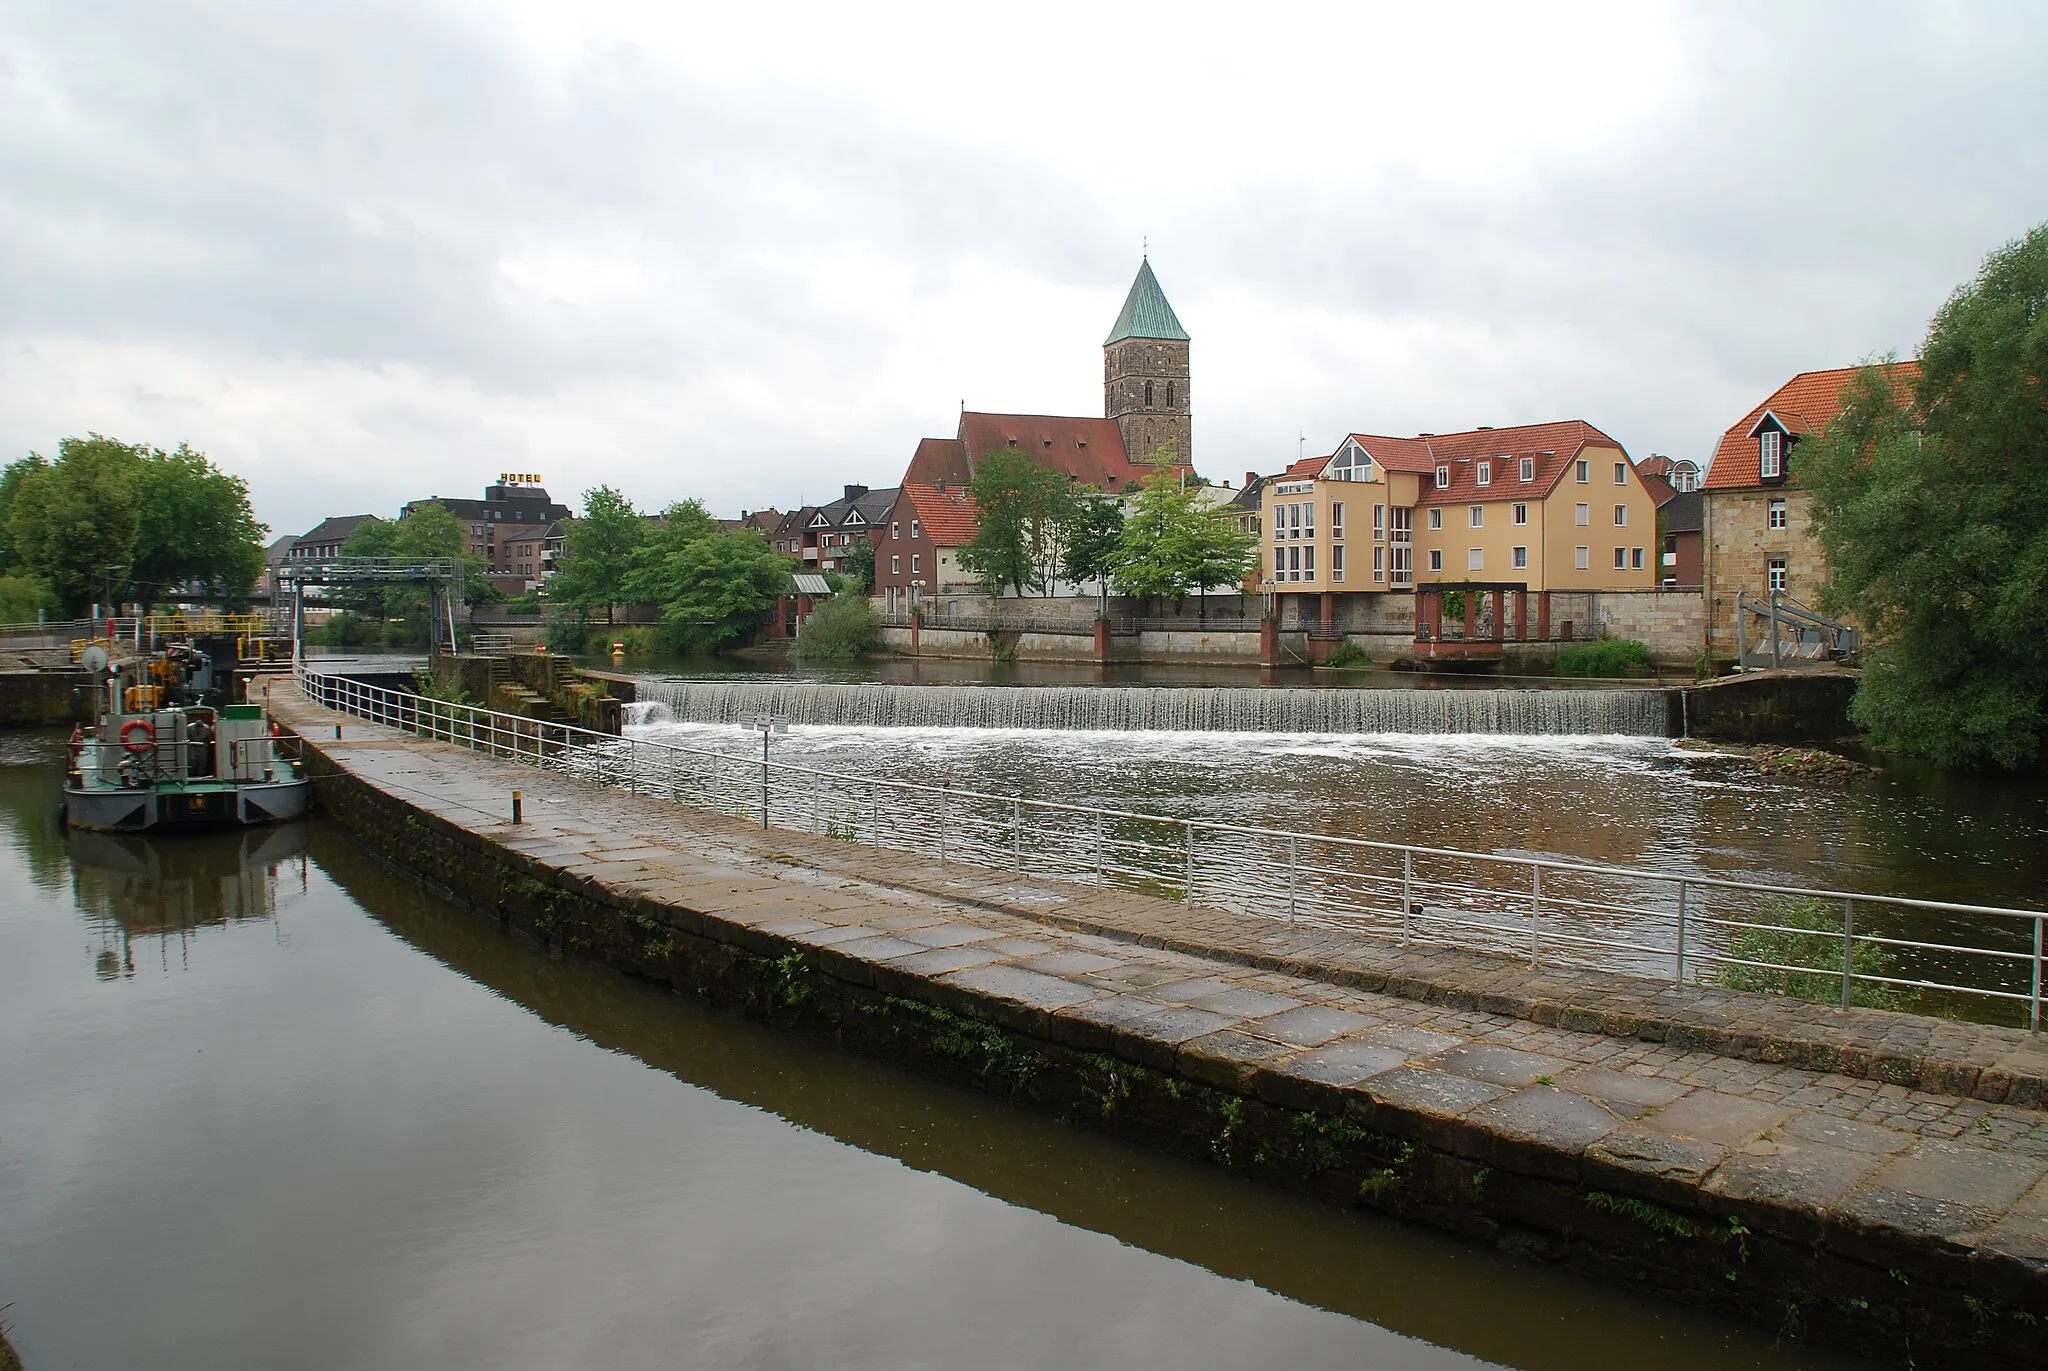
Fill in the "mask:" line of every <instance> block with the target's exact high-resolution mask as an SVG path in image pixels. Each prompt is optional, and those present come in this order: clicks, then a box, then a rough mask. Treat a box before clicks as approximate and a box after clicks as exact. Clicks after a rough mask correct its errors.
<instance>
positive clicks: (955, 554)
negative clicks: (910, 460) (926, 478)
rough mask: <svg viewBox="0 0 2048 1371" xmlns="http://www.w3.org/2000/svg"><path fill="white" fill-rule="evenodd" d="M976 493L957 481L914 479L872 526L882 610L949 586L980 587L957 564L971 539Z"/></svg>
mask: <svg viewBox="0 0 2048 1371" xmlns="http://www.w3.org/2000/svg"><path fill="white" fill-rule="evenodd" d="M974 530H975V510H974V497H973V496H971V495H969V494H968V493H967V492H966V491H964V490H962V489H961V488H960V486H959V485H958V484H946V483H944V482H940V483H937V484H929V483H919V482H913V483H909V484H906V485H904V486H903V488H902V489H901V490H900V491H898V492H897V495H896V502H895V504H894V505H893V506H891V508H890V510H889V513H888V517H887V518H886V519H884V520H883V521H882V522H881V523H880V524H879V525H877V526H876V528H875V584H874V589H873V594H874V595H876V596H878V597H880V599H881V600H882V602H883V608H884V610H885V612H887V613H890V614H901V613H904V612H905V611H907V610H908V609H909V608H910V607H911V606H913V605H917V604H923V603H925V602H927V601H929V600H931V599H933V598H934V597H936V596H938V595H941V594H944V593H946V592H948V591H953V590H965V589H969V588H973V589H977V590H978V589H979V588H980V582H979V580H978V578H977V577H975V576H974V574H973V573H971V572H968V571H963V570H962V569H961V567H960V549H961V548H962V547H964V546H966V545H967V544H968V543H970V542H972V541H973V540H974Z"/></svg>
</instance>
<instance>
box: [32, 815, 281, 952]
mask: <svg viewBox="0 0 2048 1371" xmlns="http://www.w3.org/2000/svg"><path fill="white" fill-rule="evenodd" d="M310 829H311V825H310V823H307V822H300V823H293V824H280V825H276V826H273V827H268V828H256V829H241V830H236V831H233V832H223V833H192V834H185V835H182V836H180V837H179V838H178V839H177V840H176V841H162V840H153V839H148V838H143V837H140V836H137V835H135V834H129V833H92V832H86V831H83V830H78V829H72V830H67V831H66V833H65V846H66V848H67V849H68V851H69V853H70V857H71V869H72V893H73V897H74V899H75V901H76V903H77V906H78V909H79V910H80V912H81V913H84V914H86V915H87V916H88V919H89V922H90V924H91V926H92V928H93V930H94V932H95V934H96V935H97V937H98V940H99V946H98V948H97V950H96V951H95V952H94V954H93V974H94V975H96V976H98V977H99V978H100V979H101V980H112V979H115V978H117V977H121V976H132V975H134V974H135V956H136V944H137V942H138V941H139V942H142V943H143V944H145V945H146V946H147V948H148V951H147V952H146V954H145V955H148V956H151V957H153V958H154V959H155V960H156V961H157V962H158V963H159V965H160V966H161V967H162V968H163V969H166V970H168V969H169V967H170V966H171V964H172V963H173V962H174V961H175V962H176V963H177V964H178V965H180V966H188V965H189V964H190V957H191V951H192V935H193V934H194V933H195V932H196V931H198V930H199V929H201V928H204V927H206V926H208V925H213V924H227V923H233V922H237V921H240V920H264V921H274V920H275V919H276V917H277V907H278V890H279V886H280V884H281V883H282V882H286V881H292V882H295V883H296V885H297V888H298V889H299V891H300V892H301V893H303V892H304V890H305V888H306V880H307V866H306V856H305V853H306V844H307V840H308V836H309V832H310ZM174 946H175V948H176V955H175V956H173V952H172V949H173V947H174Z"/></svg>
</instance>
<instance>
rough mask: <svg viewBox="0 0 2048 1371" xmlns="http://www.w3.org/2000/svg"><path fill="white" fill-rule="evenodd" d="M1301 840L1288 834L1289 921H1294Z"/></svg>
mask: <svg viewBox="0 0 2048 1371" xmlns="http://www.w3.org/2000/svg"><path fill="white" fill-rule="evenodd" d="M1299 855H1300V851H1299V840H1298V839H1296V838H1295V836H1294V835H1293V834H1292V833H1290V834H1288V835H1287V922H1288V923H1290V924H1291V923H1293V922H1294V868H1295V864H1296V862H1297V861H1298V859H1299Z"/></svg>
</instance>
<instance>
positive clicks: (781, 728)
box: [747, 714, 789, 828]
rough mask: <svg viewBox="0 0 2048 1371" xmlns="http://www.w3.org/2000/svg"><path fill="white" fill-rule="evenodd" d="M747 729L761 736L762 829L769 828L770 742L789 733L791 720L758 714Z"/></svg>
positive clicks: (774, 715) (750, 721) (784, 716)
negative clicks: (779, 734)
mask: <svg viewBox="0 0 2048 1371" xmlns="http://www.w3.org/2000/svg"><path fill="white" fill-rule="evenodd" d="M747 727H749V728H751V729H753V730H754V731H755V732H757V733H759V734H760V735H761V827H763V828H766V827H768V740H769V739H770V738H772V737H774V736H775V735H776V734H778V733H787V732H789V718H788V716H787V715H783V714H756V715H755V716H754V717H753V718H752V719H749V720H748V721H747Z"/></svg>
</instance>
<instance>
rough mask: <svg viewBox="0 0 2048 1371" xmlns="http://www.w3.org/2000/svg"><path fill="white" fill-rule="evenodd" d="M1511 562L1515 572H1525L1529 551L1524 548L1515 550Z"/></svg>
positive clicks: (1527, 567)
mask: <svg viewBox="0 0 2048 1371" xmlns="http://www.w3.org/2000/svg"><path fill="white" fill-rule="evenodd" d="M1513 561H1514V565H1515V570H1517V571H1527V570H1528V569H1529V549H1528V548H1526V547H1518V548H1516V549H1515V551H1514V557H1513Z"/></svg>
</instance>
